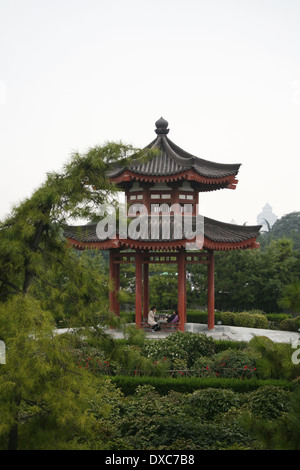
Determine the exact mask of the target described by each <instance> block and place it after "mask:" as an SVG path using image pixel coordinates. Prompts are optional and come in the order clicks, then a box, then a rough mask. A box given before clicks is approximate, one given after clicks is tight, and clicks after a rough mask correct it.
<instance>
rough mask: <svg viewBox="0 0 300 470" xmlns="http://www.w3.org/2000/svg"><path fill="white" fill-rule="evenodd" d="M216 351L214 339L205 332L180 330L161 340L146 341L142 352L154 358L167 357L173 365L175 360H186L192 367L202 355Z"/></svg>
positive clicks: (188, 365) (187, 364)
mask: <svg viewBox="0 0 300 470" xmlns="http://www.w3.org/2000/svg"><path fill="white" fill-rule="evenodd" d="M214 352H215V343H214V340H213V339H212V338H210V337H208V336H206V335H204V334H195V333H190V332H185V333H182V332H180V331H178V332H176V333H173V334H171V335H170V336H167V338H165V339H162V340H160V341H150V342H146V343H145V346H144V347H143V349H142V353H143V354H144V355H145V356H146V357H148V358H152V359H162V358H166V360H167V361H170V363H171V367H174V366H175V361H178V360H181V361H186V366H187V367H191V366H192V364H193V363H194V361H195V360H196V359H197V358H198V357H200V356H209V355H212V354H214Z"/></svg>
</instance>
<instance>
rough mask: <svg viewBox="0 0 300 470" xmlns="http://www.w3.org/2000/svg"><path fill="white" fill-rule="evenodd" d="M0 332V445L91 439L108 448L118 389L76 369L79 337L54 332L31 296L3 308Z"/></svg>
mask: <svg viewBox="0 0 300 470" xmlns="http://www.w3.org/2000/svg"><path fill="white" fill-rule="evenodd" d="M0 331H1V338H2V340H3V341H4V343H5V346H6V364H2V365H1V367H0V409H1V412H0V447H1V448H2V449H3V448H8V449H19V448H25V449H46V448H47V449H71V448H89V446H90V443H89V439H91V441H94V445H95V446H97V447H98V448H105V446H106V444H105V441H106V440H107V439H108V437H109V436H108V433H107V431H106V429H107V428H108V427H109V422H108V421H109V419H110V417H109V416H110V410H111V407H110V406H109V404H108V400H107V399H108V397H109V396H114V391H113V389H112V387H109V386H108V384H105V383H103V386H102V387H100V383H101V379H97V381H96V380H95V378H94V376H93V375H92V374H90V373H89V372H88V371H86V370H82V369H79V368H78V367H77V365H76V363H75V361H74V358H73V355H72V350H73V348H74V346H75V344H74V342H76V337H75V336H72V335H71V336H70V335H57V334H55V333H54V323H53V318H52V315H51V313H49V312H47V311H44V310H43V309H42V308H41V307H40V303H39V302H38V301H37V300H35V299H34V298H32V297H31V296H30V295H29V294H27V295H26V296H24V295H23V294H19V295H17V296H14V297H13V298H12V299H11V300H9V301H7V302H6V303H2V304H0ZM99 380H100V382H99ZM102 382H103V381H102ZM95 407H96V408H97V410H98V411H97V416H96V415H95V414H94V413H93V408H95ZM100 410H102V412H101V413H100ZM107 420H108V421H107ZM112 435H113V432H111V435H110V438H112ZM96 436H97V437H96Z"/></svg>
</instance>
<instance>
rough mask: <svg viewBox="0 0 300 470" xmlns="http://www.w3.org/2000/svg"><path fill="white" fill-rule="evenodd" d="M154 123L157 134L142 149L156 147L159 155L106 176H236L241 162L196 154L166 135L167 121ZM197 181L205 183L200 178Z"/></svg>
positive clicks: (161, 120)
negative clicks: (127, 174) (217, 160)
mask: <svg viewBox="0 0 300 470" xmlns="http://www.w3.org/2000/svg"><path fill="white" fill-rule="evenodd" d="M155 124H156V130H155V132H156V134H157V137H156V138H155V139H154V140H153V141H152V142H151V143H150V144H149V145H147V146H146V147H145V149H158V154H157V155H156V156H154V157H153V158H152V159H151V160H149V161H147V162H145V161H135V162H133V163H132V164H131V165H130V166H128V167H119V168H115V169H114V170H112V171H110V172H109V173H108V177H109V178H111V179H114V178H117V177H120V175H122V174H124V173H126V171H127V172H128V171H130V172H133V173H134V174H137V175H144V176H154V177H162V176H171V175H177V174H183V173H185V172H187V171H189V170H192V171H193V172H195V173H196V174H197V175H199V176H200V177H203V178H204V179H207V178H208V179H210V178H212V179H219V180H220V179H222V178H223V179H224V178H225V180H224V181H226V177H231V178H232V177H234V176H235V175H237V173H238V171H239V168H240V166H241V164H239V163H238V164H224V163H216V162H212V161H209V160H204V159H203V158H199V157H196V156H194V155H192V154H190V153H188V152H186V151H185V150H183V149H182V148H180V147H178V145H176V144H175V143H174V142H172V141H171V140H170V139H169V138H168V136H167V134H168V132H169V129H168V128H167V127H168V122H167V121H166V120H165V119H163V118H160V119H159V120H158V121H156V123H155ZM199 181H200V182H204V183H205V182H207V181H205V180H203V181H202V180H201V179H200V180H199ZM224 181H223V183H224ZM220 182H221V181H220ZM231 182H232V180H231Z"/></svg>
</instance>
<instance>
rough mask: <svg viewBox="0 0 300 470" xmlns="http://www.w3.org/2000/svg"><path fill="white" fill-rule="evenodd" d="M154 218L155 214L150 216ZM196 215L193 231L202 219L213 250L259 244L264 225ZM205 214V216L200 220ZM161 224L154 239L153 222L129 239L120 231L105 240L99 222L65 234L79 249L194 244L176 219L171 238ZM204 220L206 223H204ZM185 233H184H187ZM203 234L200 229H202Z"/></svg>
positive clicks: (206, 241) (208, 245)
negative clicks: (179, 231)
mask: <svg viewBox="0 0 300 470" xmlns="http://www.w3.org/2000/svg"><path fill="white" fill-rule="evenodd" d="M147 217H149V218H150V217H151V216H147ZM190 217H192V224H191V228H192V230H193V231H194V232H195V233H197V231H196V227H197V225H196V222H197V218H198V222H200V223H199V227H200V231H202V229H203V227H204V245H203V247H204V248H207V249H213V250H232V249H243V248H257V247H258V246H259V245H258V244H257V243H256V238H257V236H258V234H259V230H260V228H261V225H255V226H247V225H236V224H229V223H224V222H219V221H217V220H214V219H210V218H208V217H201V216H190ZM199 217H201V219H199ZM157 219H158V220H159V222H158V223H159V227H158V231H157V234H158V235H157V237H156V238H155V239H151V234H150V230H151V229H150V226H151V224H150V221H149V223H148V232H147V233H145V232H144V235H141V236H140V237H139V238H138V239H137V240H136V239H132V238H130V237H129V236H128V237H127V238H126V239H121V238H120V239H119V234H118V232H117V233H116V236H115V237H114V238H113V239H109V237H107V238H106V239H105V240H100V239H99V238H98V236H97V233H96V228H97V224H96V223H95V224H89V225H81V226H68V227H66V229H65V231H64V236H65V237H66V238H67V239H68V241H69V242H70V243H71V244H72V245H74V246H75V248H78V249H84V248H98V249H104V250H105V249H110V248H117V247H119V248H139V249H151V250H161V249H179V248H182V247H185V246H186V244H187V243H191V241H192V240H190V239H187V238H183V237H178V236H177V237H176V236H175V233H176V232H175V230H174V227H175V222H174V221H175V218H174V216H170V233H169V234H168V238H167V239H164V238H163V237H162V224H163V223H164V222H163V221H164V219H163V217H161V216H160V217H158V218H157ZM201 221H203V225H201ZM183 233H184V232H183ZM199 233H200V232H199Z"/></svg>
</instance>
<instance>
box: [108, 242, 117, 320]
mask: <svg viewBox="0 0 300 470" xmlns="http://www.w3.org/2000/svg"><path fill="white" fill-rule="evenodd" d="M115 275H116V273H115V265H114V252H113V251H112V250H110V251H109V281H110V284H111V286H110V288H109V310H110V311H111V312H115V298H116V297H115V293H114V290H115Z"/></svg>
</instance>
